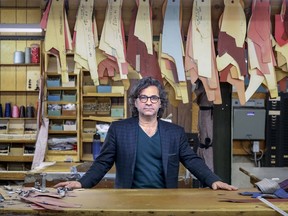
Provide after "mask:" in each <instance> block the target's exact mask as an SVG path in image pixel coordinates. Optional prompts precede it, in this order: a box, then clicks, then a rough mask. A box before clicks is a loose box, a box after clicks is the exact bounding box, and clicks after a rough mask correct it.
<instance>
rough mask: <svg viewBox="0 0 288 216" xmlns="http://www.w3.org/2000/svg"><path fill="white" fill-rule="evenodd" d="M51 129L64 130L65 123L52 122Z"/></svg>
mask: <svg viewBox="0 0 288 216" xmlns="http://www.w3.org/2000/svg"><path fill="white" fill-rule="evenodd" d="M50 130H55V131H62V130H63V125H58V124H52V125H50Z"/></svg>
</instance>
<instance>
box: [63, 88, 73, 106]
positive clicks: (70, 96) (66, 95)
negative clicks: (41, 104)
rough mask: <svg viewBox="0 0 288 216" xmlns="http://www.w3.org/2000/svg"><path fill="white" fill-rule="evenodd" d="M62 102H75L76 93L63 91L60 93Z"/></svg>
mask: <svg viewBox="0 0 288 216" xmlns="http://www.w3.org/2000/svg"><path fill="white" fill-rule="evenodd" d="M62 101H65V102H74V103H75V102H76V92H75V91H64V92H63V93H62Z"/></svg>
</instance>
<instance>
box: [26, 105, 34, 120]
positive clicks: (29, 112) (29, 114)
mask: <svg viewBox="0 0 288 216" xmlns="http://www.w3.org/2000/svg"><path fill="white" fill-rule="evenodd" d="M26 117H28V118H33V117H34V107H33V106H28V107H27V108H26Z"/></svg>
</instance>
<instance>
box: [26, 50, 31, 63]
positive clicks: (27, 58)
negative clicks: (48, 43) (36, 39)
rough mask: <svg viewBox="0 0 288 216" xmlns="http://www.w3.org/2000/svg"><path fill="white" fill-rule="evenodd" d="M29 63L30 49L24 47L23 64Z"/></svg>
mask: <svg viewBox="0 0 288 216" xmlns="http://www.w3.org/2000/svg"><path fill="white" fill-rule="evenodd" d="M29 63H31V48H30V47H26V48H25V64H29Z"/></svg>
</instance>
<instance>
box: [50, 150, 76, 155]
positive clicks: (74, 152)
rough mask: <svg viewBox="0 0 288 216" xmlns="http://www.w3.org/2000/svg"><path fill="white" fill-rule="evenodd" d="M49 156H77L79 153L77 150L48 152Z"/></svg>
mask: <svg viewBox="0 0 288 216" xmlns="http://www.w3.org/2000/svg"><path fill="white" fill-rule="evenodd" d="M47 154H49V155H77V151H75V150H68V151H60V150H58V151H57V150H48V151H47Z"/></svg>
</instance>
